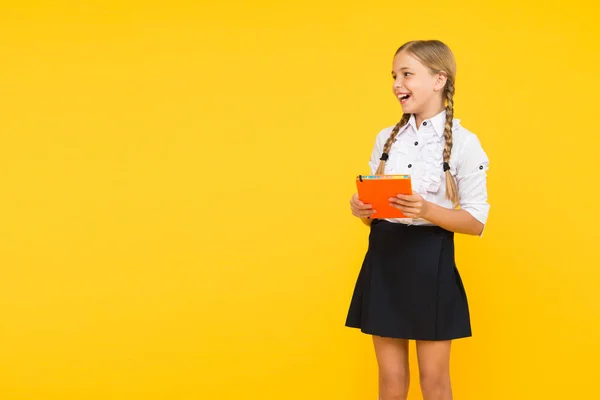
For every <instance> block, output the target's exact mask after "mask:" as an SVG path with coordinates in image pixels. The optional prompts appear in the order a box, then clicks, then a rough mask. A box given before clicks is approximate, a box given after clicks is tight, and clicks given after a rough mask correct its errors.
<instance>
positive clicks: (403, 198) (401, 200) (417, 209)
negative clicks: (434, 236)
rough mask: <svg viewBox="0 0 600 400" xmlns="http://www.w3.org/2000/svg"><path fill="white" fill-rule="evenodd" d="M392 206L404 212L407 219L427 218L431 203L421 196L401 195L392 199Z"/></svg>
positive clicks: (414, 194) (416, 194) (415, 194)
mask: <svg viewBox="0 0 600 400" xmlns="http://www.w3.org/2000/svg"><path fill="white" fill-rule="evenodd" d="M390 205H391V206H392V207H394V208H397V209H398V210H400V211H402V214H404V215H405V216H406V217H407V218H425V219H426V215H427V211H428V210H429V202H428V201H427V200H425V199H424V198H423V197H422V196H421V195H420V194H418V193H413V194H410V195H407V194H399V195H398V196H396V197H391V198H390Z"/></svg>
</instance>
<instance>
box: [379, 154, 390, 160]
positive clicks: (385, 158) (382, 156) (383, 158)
mask: <svg viewBox="0 0 600 400" xmlns="http://www.w3.org/2000/svg"><path fill="white" fill-rule="evenodd" d="M388 158H390V156H389V155H388V153H383V154H381V158H380V160H381V161H387V160H388Z"/></svg>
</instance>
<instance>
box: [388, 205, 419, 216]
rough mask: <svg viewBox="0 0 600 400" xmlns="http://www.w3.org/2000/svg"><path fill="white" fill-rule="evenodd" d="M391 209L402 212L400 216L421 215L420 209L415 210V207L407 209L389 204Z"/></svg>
mask: <svg viewBox="0 0 600 400" xmlns="http://www.w3.org/2000/svg"><path fill="white" fill-rule="evenodd" d="M390 205H391V206H392V207H394V208H397V209H398V210H400V211H402V214H404V215H408V214H411V215H420V214H421V209H420V208H416V207H407V206H400V205H396V204H390Z"/></svg>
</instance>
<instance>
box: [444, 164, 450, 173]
mask: <svg viewBox="0 0 600 400" xmlns="http://www.w3.org/2000/svg"><path fill="white" fill-rule="evenodd" d="M449 169H450V164H448V163H447V162H445V163H444V172H446V171H448V170H449Z"/></svg>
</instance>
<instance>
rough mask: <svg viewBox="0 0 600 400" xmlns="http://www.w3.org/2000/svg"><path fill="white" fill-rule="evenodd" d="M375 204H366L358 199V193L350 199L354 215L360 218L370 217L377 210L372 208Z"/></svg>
mask: <svg viewBox="0 0 600 400" xmlns="http://www.w3.org/2000/svg"><path fill="white" fill-rule="evenodd" d="M372 208H373V206H371V205H370V204H365V203H363V202H362V201H360V200H359V199H358V193H355V194H354V196H352V199H351V200H350V209H351V210H352V215H354V216H355V217H358V218H368V217H370V216H371V215H373V213H374V212H375V210H372Z"/></svg>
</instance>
